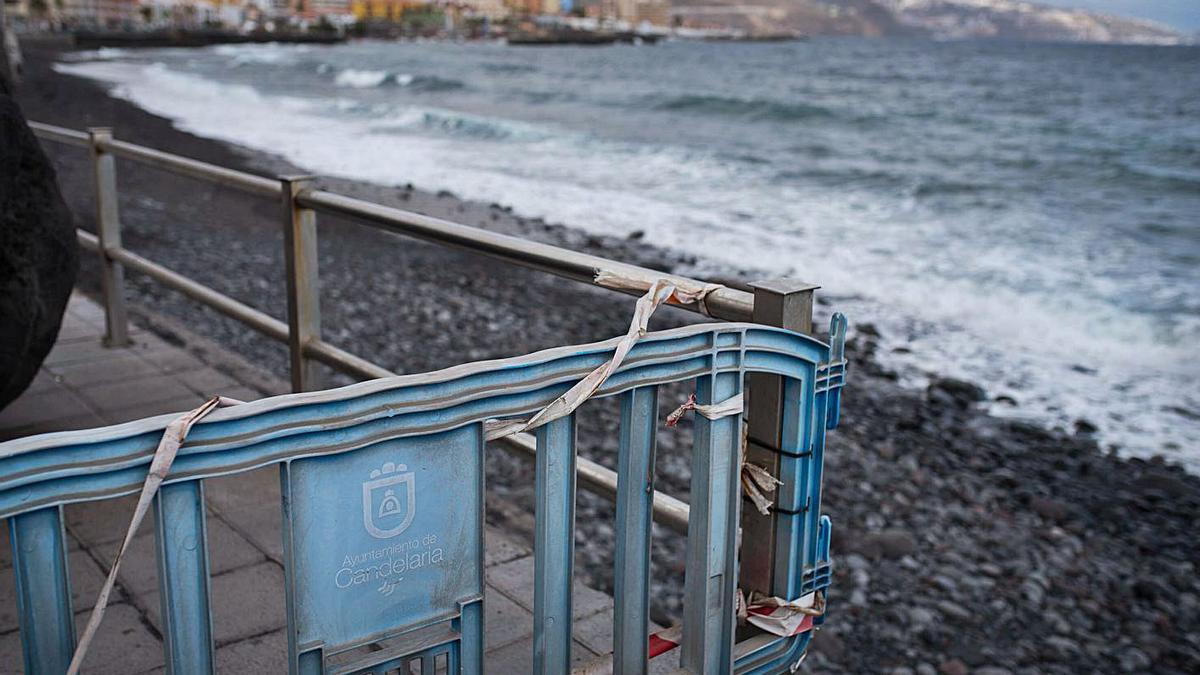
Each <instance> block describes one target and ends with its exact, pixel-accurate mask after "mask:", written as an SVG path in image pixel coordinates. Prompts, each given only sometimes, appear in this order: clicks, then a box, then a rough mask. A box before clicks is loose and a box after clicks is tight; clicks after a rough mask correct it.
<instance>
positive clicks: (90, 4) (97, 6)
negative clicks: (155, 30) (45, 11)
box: [56, 0, 142, 28]
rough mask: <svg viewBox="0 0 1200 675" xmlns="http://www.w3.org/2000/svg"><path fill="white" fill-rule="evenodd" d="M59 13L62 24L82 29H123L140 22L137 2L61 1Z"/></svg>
mask: <svg viewBox="0 0 1200 675" xmlns="http://www.w3.org/2000/svg"><path fill="white" fill-rule="evenodd" d="M56 4H57V3H56ZM59 12H60V16H61V17H62V20H63V22H64V23H66V24H67V25H70V26H76V27H82V28H125V27H130V26H133V25H135V24H137V23H140V22H141V21H142V11H141V3H140V2H138V0H62V4H61V5H60V10H59Z"/></svg>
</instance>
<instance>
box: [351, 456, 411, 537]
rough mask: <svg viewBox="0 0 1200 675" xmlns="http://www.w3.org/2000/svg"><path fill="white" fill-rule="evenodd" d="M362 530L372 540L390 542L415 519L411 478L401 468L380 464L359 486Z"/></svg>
mask: <svg viewBox="0 0 1200 675" xmlns="http://www.w3.org/2000/svg"><path fill="white" fill-rule="evenodd" d="M362 500H363V526H364V527H366V528H367V533H368V534H370V535H371V536H372V537H375V538H376V539H390V538H392V537H395V536H396V535H398V534H400V533H402V532H404V531H405V530H407V529H408V526H409V525H411V524H412V521H413V517H414V516H416V508H417V493H416V485H415V479H414V475H413V473H412V472H411V471H408V467H407V466H405V465H404V464H399V465H397V464H393V463H392V462H384V464H383V467H382V468H381V469H375V470H374V471H372V472H371V479H370V480H367V481H364V482H363V484H362Z"/></svg>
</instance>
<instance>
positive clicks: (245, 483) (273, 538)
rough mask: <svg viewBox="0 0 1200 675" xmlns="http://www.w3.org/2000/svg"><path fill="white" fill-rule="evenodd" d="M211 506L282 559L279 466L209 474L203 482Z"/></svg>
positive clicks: (243, 533) (244, 534)
mask: <svg viewBox="0 0 1200 675" xmlns="http://www.w3.org/2000/svg"><path fill="white" fill-rule="evenodd" d="M204 494H205V498H206V499H207V500H208V505H209V508H211V509H212V510H213V511H215V512H216V513H217V514H218V515H219V516H220V517H221V518H222V519H223V520H224V521H225V522H226V523H229V524H230V525H232V526H233V528H234V529H235V530H237V531H238V532H240V533H241V534H242V535H243V536H245V537H246V538H247V539H249V540H250V541H251V542H252V543H254V545H256V546H258V547H259V548H260V549H262V550H263V551H266V552H267V555H268V556H269V557H270V558H271V559H272V560H275V561H276V562H278V563H280V564H282V563H283V535H282V530H283V513H282V506H281V503H280V492H279V467H278V466H274V465H272V466H266V467H263V468H261V469H255V470H254V471H248V472H246V473H240V474H235V475H233V476H222V477H220V478H210V479H208V480H206V481H205V482H204Z"/></svg>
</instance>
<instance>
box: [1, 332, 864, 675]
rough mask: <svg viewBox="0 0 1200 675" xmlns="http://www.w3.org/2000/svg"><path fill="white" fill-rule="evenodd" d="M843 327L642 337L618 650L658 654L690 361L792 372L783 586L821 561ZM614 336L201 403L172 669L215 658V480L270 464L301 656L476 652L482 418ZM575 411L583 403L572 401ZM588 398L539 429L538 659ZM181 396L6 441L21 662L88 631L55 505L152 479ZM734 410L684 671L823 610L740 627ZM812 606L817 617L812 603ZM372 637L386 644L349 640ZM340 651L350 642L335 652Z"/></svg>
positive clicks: (631, 360)
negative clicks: (667, 428)
mask: <svg viewBox="0 0 1200 675" xmlns="http://www.w3.org/2000/svg"><path fill="white" fill-rule="evenodd" d="M830 334H831V342H832V343H833V344H832V347H831V346H830V345H826V344H824V343H822V342H819V341H817V340H815V339H813V338H810V337H807V336H803V335H799V334H796V333H791V332H788V331H784V330H779V329H773V328H766V327H763V326H760V325H755V324H737V323H724V324H710V325H701V326H690V327H685V328H680V329H676V330H671V331H665V332H660V333H651V334H649V335H646V336H645V337H644V338H642V339H641V341H639V342H638V344H637V345H636V346H635V347H634V348H633V350H632V351H631V352H630V354H629V356H628V358H627V359H626V360H625V362H624V364H623V365H622V366H621V367H620V369H619V370H618V371H617V372H616V373H615V374H614V375H613V376H612V377H611V378H610V379H609V380H608V381H607V382H606V383H605V384H604V385H603V387H602V388H601V389H600V391H599V392H598V393H597V396H620V397H622V398H621V431H620V458H619V468H618V485H619V487H618V495H617V527H616V539H617V556H616V569H615V576H614V579H615V583H616V589H617V593H616V598H615V602H616V611H615V617H616V618H615V624H616V625H615V627H614V633H615V637H614V671H615V672H619V673H636V672H646V638H647V632H648V628H649V622H648V613H647V605H648V588H649V572H650V570H649V545H650V520H651V495H652V493H653V466H654V435H655V429H656V426H657V419H658V410H657V403H658V399H657V387H659V386H660V385H663V384H668V383H672V382H680V381H688V380H694V381H695V383H696V390H697V394H698V398H699V399H700V402H701V403H714V402H718V401H721V400H724V399H727V398H729V397H730V396H731V395H733V394H736V393H738V392H740V391H741V387H742V381H743V378H744V376H745V375H746V374H747V373H770V374H775V375H779V376H782V378H783V379H784V383H785V384H784V401H783V413H784V414H783V420H784V424H783V433H782V437H783V443H782V444H781V446H780V448H779V453H780V455H781V462H780V466H781V470H780V476H779V477H780V480H782V481H783V485H782V486H781V488H780V490H781V491H780V493H779V494H778V496H777V503H776V505H775V508H774V512H773V513H772V514H771V515H770V516H764V517H769V518H772V519H773V520H774V533H775V537H776V542H777V544H776V546H775V547H774V549H773V550H774V551H776V554H775V560H774V561H773V569H774V575H773V582H772V583H773V587H772V588H771V589H769V590H770V592H771V594H772V595H776V596H779V597H782V598H784V599H789V600H790V599H795V598H799V597H801V596H802V595H804V594H807V593H810V592H813V591H822V592H823V589H825V588H826V587H827V586H828V585H829V583H830V562H829V531H830V524H829V520H828V519H827V518H824V517H822V516H820V503H821V502H820V500H821V469H822V464H823V455H824V439H825V430H826V428H831V427H832V426H833V425H834V424H836V421H837V411H836V408H837V400H838V399H837V395H838V389H839V388H840V387H841V385H842V382H843V380H844V363H843V360H842V339H843V336H844V335H845V320H844V319H843V318H842V317H841V316H840V315H836V316H835V317H834V319H833V323H832V326H831V333H830ZM615 344H616V341H615V340H610V341H606V342H601V343H595V344H591V345H583V346H572V347H561V348H557V349H551V350H547V351H543V352H539V353H536V354H531V355H528V356H524V357H518V358H513V359H505V360H499V361H489V362H481V363H473V364H467V365H463V366H457V367H454V368H449V369H447V370H442V371H438V372H434V373H428V374H421V375H406V376H399V377H392V378H385V379H380V380H373V381H369V382H363V383H360V384H355V385H351V386H347V387H343V388H340V389H334V390H329V391H322V392H311V393H301V394H291V395H286V396H279V397H274V398H269V399H263V400H260V401H255V402H251V403H247V404H244V405H240V406H236V407H233V408H227V409H223V410H219V411H216V412H214V413H212V414H211V415H210V416H208V417H207V418H205V419H204V420H203V421H201V422H200V423H198V424H196V425H195V427H194V428H193V429H192V432H191V434H190V435H189V436H188V438H187V442H186V443H185V444H184V445H183V447H182V448H181V449H180V452H179V455H178V457H177V459H176V460H175V463H174V465H173V466H172V468H171V471H170V475H169V476H168V478H167V480H166V482H165V483H164V485H163V488H162V490H161V492H160V493H159V495H158V497H157V501H156V504H155V509H154V511H155V514H156V537H157V541H158V556H159V589H160V593H161V597H162V608H163V610H162V611H163V634H164V648H165V650H166V652H167V654H166V660H167V663H168V668H169V672H177V673H178V672H211V671H212V668H213V666H212V663H213V642H212V632H213V631H212V618H211V616H212V613H211V609H210V601H209V587H208V575H209V565H208V552H207V551H208V547H207V542H206V537H207V534H206V527H205V515H204V514H205V509H204V491H203V482H202V481H203V479H206V478H212V477H215V476H222V475H228V474H233V473H239V472H244V471H249V470H251V469H255V468H259V467H263V466H267V465H279V467H280V480H281V485H282V498H283V526H282V531H283V538H284V562H285V583H286V590H287V615H288V638H289V639H288V652H289V663H290V664H291V665H290V667H291V671H292V672H293V673H332V672H338V673H380V674H382V673H385V672H393V671H395V670H396V669H400V672H403V673H408V672H411V671H410V668H412V667H414V666H419V667H420V670H421V672H423V673H433V672H435V671H439V672H461V673H480V672H486V670H487V668H486V664H485V663H484V661H483V595H484V576H483V560H484V558H483V536H484V534H483V533H484V521H483V505H484V502H483V500H484V483H483V481H484V464H483V453H484V440H483V433H484V432H483V423H484V421H485V420H488V419H494V418H508V417H523V416H527V415H528V414H530V413H532V412H535V411H537V410H539V409H541V408H542V407H544V406H545V405H547V404H549V403H550V402H551V401H553V400H554V399H555V398H556V397H558V396H559V395H560V394H562V393H563V392H564V391H566V390H567V389H568V388H569V387H570V386H571V385H572V384H573V383H574V382H576V381H578V380H579V379H580V378H581V377H582V376H583V375H585V374H587V373H588V372H590V371H591V370H592V369H594V368H595V367H597V366H598V365H600V364H602V363H604V362H605V361H606V360H608V359H609V358H610V357H611V355H612V351H613V348H614V345H615ZM575 414H583V413H582V412H577V413H575ZM575 414H573V415H571V416H569V417H566V418H563V419H560V420H557V421H555V422H552V423H550V424H547V425H545V426H543V427H541V428H539V429H538V430H537V445H538V448H537V462H536V486H537V513H536V530H537V531H536V534H537V537H536V541H535V556H534V557H535V603H534V604H535V612H534V621H535V636H534V650H535V653H534V664H535V669H536V670H537V671H538V672H541V673H564V672H567V671H568V670H569V668H570V663H571V654H570V646H571V632H572V631H571V629H572V625H571V621H572V619H571V588H572V561H573V558H574V552H573V531H574V503H575ZM171 419H172V416H162V417H156V418H152V419H147V420H140V421H136V422H130V423H127V424H122V425H117V426H113V427H106V428H103V429H94V430H85V431H77V432H65V433H56V434H47V435H43V436H36V437H30V438H25V439H20V440H16V441H11V442H8V443H4V444H0V517H6V518H8V519H9V529H10V532H11V539H12V548H13V568H14V573H15V577H16V589H17V597H18V603H19V607H18V613H19V617H20V625H21V638H22V644H23V647H24V658H25V666H26V672H29V673H58V672H62V671H63V670H65V667H66V664H67V662H69V661H70V658H71V651H72V649H73V646H74V642H75V635H74V629H73V622H72V608H71V594H70V591H69V586H68V573H67V559H66V545H65V537H64V532H63V525H62V516H61V507H62V505H64V504H69V503H75V502H84V501H91V500H97V499H106V498H112V497H118V496H121V495H126V494H130V493H133V492H136V491H138V490H139V489H140V487H141V485H142V481H143V480H144V478H145V475H146V470H147V466H148V464H149V462H150V458H151V456H152V454H153V452H154V450H155V447H156V446H157V444H158V441H159V438H160V436H161V435H162V432H163V429H164V427H165V426H166V424H167V423H168V422H169V421H170V420H171ZM741 437H742V434H741V415H737V416H731V417H726V418H723V419H718V420H711V421H710V420H707V419H704V418H697V420H696V427H695V443H694V450H693V459H692V469H693V473H692V483H691V506H690V511H689V521H688V522H689V524H688V543H687V547H688V552H687V569H686V573H685V575H686V576H685V590H686V595H685V601H684V634H683V642H682V646H681V654H680V660H681V665H682V666H683V668H684V669H685V670H687V671H689V672H703V673H728V672H739V673H741V672H745V673H776V672H785V671H787V670H789V668H791V667H792V666H793V665H794V664H795V663H796V662H797V661H798V659H800V658H801V657H802V656H803V654H804V650H805V649H806V648H807V645H808V641H809V639H810V637H811V631H810V632H806V633H803V634H800V635H795V636H791V637H786V638H780V637H776V636H773V635H767V634H754V635H751V636H750V637H748V638H746V639H743V640H742V641H741V642H738V643H736V644H735V642H734V635H735V628H736V625H735V621H734V594H735V590H736V589H735V584H736V580H737V555H738V551H737V548H736V541H737V528H738V522H739V514H740V510H741V503H742V498H741V488H740V482H739V465H738V461H739V460H738V454H739V449H740V445H741ZM819 621H820V619H818V623H819ZM369 644H376V645H383V646H382V648H381V649H379V650H376V651H371V652H369V653H363V654H359V655H356V656H355V657H354V658H357V659H358V660H349V661H347V658H346V657H348V655H352V654H353V653H354V651H355V650H357V649H358V648H360V647H363V646H365V645H369ZM335 657H337V658H335Z"/></svg>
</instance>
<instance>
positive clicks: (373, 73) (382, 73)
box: [333, 68, 394, 89]
mask: <svg viewBox="0 0 1200 675" xmlns="http://www.w3.org/2000/svg"><path fill="white" fill-rule="evenodd" d="M391 81H394V80H393V75H392V74H391V73H389V72H387V71H386V70H358V69H356V68H347V69H345V70H342V71H339V72H338V74H337V75H335V76H334V78H333V82H334V84H336V85H338V86H339V87H353V88H355V89H368V88H371V87H379V86H382V85H384V84H386V83H388V82H391Z"/></svg>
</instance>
